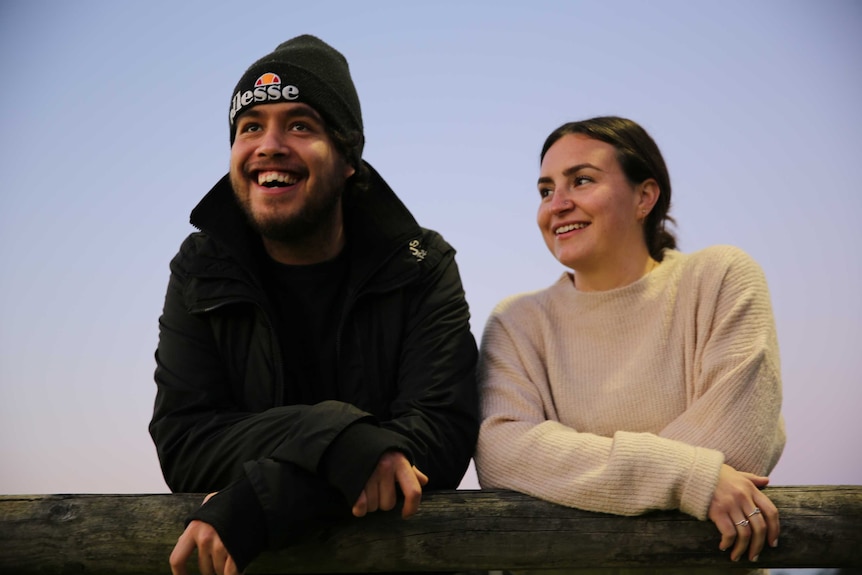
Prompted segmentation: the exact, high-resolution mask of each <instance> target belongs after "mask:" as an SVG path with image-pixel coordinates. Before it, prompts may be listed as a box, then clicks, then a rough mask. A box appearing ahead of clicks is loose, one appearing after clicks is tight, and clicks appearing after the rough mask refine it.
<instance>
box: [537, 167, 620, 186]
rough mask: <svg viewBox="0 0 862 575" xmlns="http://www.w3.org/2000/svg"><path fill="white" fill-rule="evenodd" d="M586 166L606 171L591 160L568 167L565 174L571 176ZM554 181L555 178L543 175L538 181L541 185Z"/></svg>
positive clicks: (564, 171)
mask: <svg viewBox="0 0 862 575" xmlns="http://www.w3.org/2000/svg"><path fill="white" fill-rule="evenodd" d="M585 168H591V169H593V170H598V171H600V172H602V171H604V170H602V169H601V168H600V167H598V166H595V165H593V164H591V163H589V162H584V163H583V164H576V165H574V166H570V167H568V168H566V169H565V170H563V175H564V176H565V177H567V178H568V177H569V176H571V175H573V174H577V173H578V172H580V171H581V170H583V169H585ZM553 181H554V180H553V179H552V178H549V177H548V176H543V177H541V178H539V181H538V182H536V183H537V184H539V185H541V184H550V183H553Z"/></svg>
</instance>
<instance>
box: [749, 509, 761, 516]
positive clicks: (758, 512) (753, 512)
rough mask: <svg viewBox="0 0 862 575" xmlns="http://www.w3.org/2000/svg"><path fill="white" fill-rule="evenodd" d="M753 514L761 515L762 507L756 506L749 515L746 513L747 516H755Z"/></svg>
mask: <svg viewBox="0 0 862 575" xmlns="http://www.w3.org/2000/svg"><path fill="white" fill-rule="evenodd" d="M753 515H760V507H755V508H754V511H752V512H751V513H749V514H748V515H746V517H751V516H753Z"/></svg>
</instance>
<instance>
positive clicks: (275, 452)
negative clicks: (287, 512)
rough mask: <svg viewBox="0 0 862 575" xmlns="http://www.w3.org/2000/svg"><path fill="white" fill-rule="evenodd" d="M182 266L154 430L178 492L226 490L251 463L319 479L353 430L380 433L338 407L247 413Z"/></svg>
mask: <svg viewBox="0 0 862 575" xmlns="http://www.w3.org/2000/svg"><path fill="white" fill-rule="evenodd" d="M193 243H194V242H193V240H189V241H188V242H187V244H186V245H184V250H189V249H193V248H192V245H193ZM182 253H183V252H182V251H181V255H182ZM182 261H183V258H182V257H181V256H178V257H177V258H175V259H174V261H173V262H172V263H171V277H170V281H169V284H168V290H167V295H166V297H165V306H164V311H163V313H162V316H161V318H160V320H159V345H158V349H157V351H156V371H155V380H156V384H157V394H156V400H155V407H154V411H153V417H152V420H151V422H150V426H149V429H150V434H151V435H152V438H153V440H154V442H155V445H156V449H157V452H158V455H159V459H160V462H161V465H162V470H163V473H164V476H165V480H166V482H167V484H168V486H169V487H170V488H171V490H172V491H184V492H210V491H215V490H218V489H222V488H224V487H225V486H227V485H229V484H230V483H232V482H233V481H235V480H236V479H237V478H239V477H241V476H242V475H243V473H244V471H243V470H244V465H245V464H246V463H247V462H249V461H256V460H262V459H272V460H275V461H278V460H288V459H289V460H292V462H293V463H295V464H296V465H298V466H300V467H301V468H303V469H307V470H309V471H312V472H314V471H316V470H317V468H318V466H319V465H320V460H321V457H322V455H323V453H324V452H325V451H326V450H327V449H328V448H329V446H330V445H331V444H332V443H333V442H334V441H335V440H336V438H338V437H339V436H340V435H341V434H342V433H343V432H344V431H345V430H346V429H347V428H349V427H351V426H354V425H356V426H363V427H369V428H376V429H379V427H377V423H376V421H375V419H374V418H373V417H372V416H371V415H370V414H368V413H366V412H364V411H362V410H360V409H357V408H356V407H354V406H352V405H350V404H347V403H344V402H338V401H326V402H322V403H319V404H316V405H288V406H280V407H272V408H269V409H264V410H260V411H257V410H251V409H245V410H244V409H242V408H241V407H240V406H241V405H242V402H241V401H240V400H239V399H238V398H237V397H236V393H237V392H236V391H235V390H233V389H232V388H231V384H230V377H229V375H228V374H227V373H226V370H227V367H226V365H225V362H224V361H223V359H222V358H221V357H220V356H219V352H218V345H217V344H216V341H215V336H214V334H213V328H212V326H211V325H210V322H209V320H208V319H207V318H206V317H202V316H201V315H200V314H195V313H191V312H190V310H189V309H188V307H187V305H186V303H185V301H184V296H183V289H184V285H185V283H186V281H188V277H187V275H186V270H185V269H184V267H183V265H182ZM240 337H242V336H240ZM270 361H271V360H270ZM375 437H377V436H375ZM377 438H378V441H367V442H365V443H364V444H363V445H362V449H363V450H362V453H364V454H367V453H369V452H371V451H372V450H385V449H388V448H399V444H398V443H397V441H396V440H398V438H397V437H396V438H393V437H390V436H386V437H377ZM401 448H402V449H406V448H405V447H403V446H401ZM381 453H382V451H381ZM378 455H379V454H378ZM367 458H368V457H366V459H367ZM367 465H368V464H367V463H366V467H367ZM369 473H370V471H369Z"/></svg>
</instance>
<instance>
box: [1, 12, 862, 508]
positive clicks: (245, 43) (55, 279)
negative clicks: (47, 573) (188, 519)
mask: <svg viewBox="0 0 862 575" xmlns="http://www.w3.org/2000/svg"><path fill="white" fill-rule="evenodd" d="M302 33H312V34H316V35H318V36H320V37H321V38H323V39H324V40H326V41H327V42H329V43H331V44H332V45H334V46H335V47H336V48H338V49H339V50H341V51H342V52H343V53H344V54H345V55H346V56H347V58H348V60H349V62H350V66H351V70H352V72H353V77H354V80H355V82H356V85H357V89H358V91H359V95H360V99H361V102H362V107H363V114H364V119H365V126H366V137H367V142H368V143H367V145H366V148H365V158H366V160H368V161H369V162H370V163H371V164H373V165H374V166H375V167H376V168H377V169H378V170H379V171H380V172H381V173H382V174H383V176H384V177H385V178H386V179H387V180H388V181H389V183H390V184H391V185H392V187H393V188H394V189H395V190H396V192H397V193H398V194H399V195H400V196H401V198H402V199H403V200H404V201H405V203H406V204H407V205H408V206H409V207H410V208H411V209H412V211H413V213H414V214H415V215H416V217H417V219H418V220H419V221H420V223H422V224H423V225H424V226H426V227H431V228H434V229H437V230H438V231H440V232H441V233H442V234H443V235H444V236H445V237H446V238H447V239H448V240H449V241H450V242H451V243H452V244H453V245H455V247H456V248H457V249H458V253H459V255H458V261H459V264H460V267H461V270H462V274H463V280H464V284H465V288H466V291H467V298H468V301H469V302H470V304H471V309H472V313H473V322H472V326H473V330H474V333H475V334H476V336H477V339H478V338H479V336H480V335H481V332H482V328H483V326H484V323H485V319H486V318H487V316H488V314H489V313H490V311H491V309H492V307H493V306H494V305H495V304H496V303H497V302H498V301H499V300H500V299H502V298H503V297H505V296H507V295H510V294H512V293H515V292H521V291H526V290H534V289H540V288H543V287H546V286H548V285H550V284H551V283H552V282H554V281H555V280H556V278H557V277H558V276H559V274H560V273H561V272H562V269H563V268H562V267H561V266H560V264H558V263H557V262H556V261H555V260H554V259H553V257H552V256H551V255H550V253H548V251H547V249H546V248H545V246H544V243H543V242H542V239H541V237H540V234H539V232H538V229H537V228H536V225H535V212H536V208H537V206H538V194H537V192H536V189H535V181H536V178H537V175H538V153H539V148H540V146H541V143H542V141H543V140H544V138H545V136H546V135H547V134H548V133H549V132H550V131H551V130H553V129H554V128H556V127H557V126H558V125H560V124H562V123H563V122H565V121H569V120H577V119H583V118H587V117H591V116H595V115H601V114H615V115H622V116H628V117H630V118H632V119H634V120H636V121H638V122H640V123H641V124H642V125H644V126H645V127H646V128H647V130H649V131H650V132H651V134H652V135H653V136H654V137H655V139H656V140H657V141H658V143H659V146H660V147H661V148H662V150H663V151H664V153H665V157H666V160H667V162H668V164H669V167H670V172H671V178H672V181H673V188H674V192H673V193H674V196H673V200H674V206H673V211H672V213H673V214H674V215H675V216H676V218H677V221H678V223H679V225H678V229H677V232H678V237H679V239H680V244H681V248H682V249H683V251H694V250H697V249H700V248H702V247H705V246H708V245H712V244H719V243H723V244H734V245H737V246H739V247H741V248H743V249H744V250H746V251H748V252H749V253H750V254H751V255H753V256H754V258H755V259H757V261H759V262H760V263H761V264H762V266H763V268H764V270H765V272H766V276H767V279H768V281H769V285H770V289H771V294H772V298H773V304H774V310H775V317H776V322H777V326H778V333H779V341H780V345H781V352H782V368H783V375H784V400H785V401H784V414H785V417H786V420H787V428H788V436H789V438H788V444H787V448H786V449H785V452H784V456H783V458H782V459H781V461H780V462H779V464H778V466H777V468H776V469H775V471H774V473H773V475H772V478H773V484H778V485H798V484H862V456H860V455H859V446H858V445H859V442H860V439H862V416H860V407H862V343H860V342H862V297H860V294H862V256H860V250H862V232H860V225H859V218H860V215H862V192H860V190H859V183H860V176H859V173H860V156H862V154H860V152H862V146H860V143H859V141H860V140H859V137H860V134H862V104H861V103H862V64H860V62H862V3H860V2H859V1H858V0H822V1H817V0H810V1H800V0H759V1H758V2H749V1H738V0H722V1H720V2H718V1H701V2H689V1H684V0H680V1H668V0H655V1H651V2H643V1H631V2H626V1H616V2H614V1H606V2H605V1H603V2H599V1H589V2H587V1H583V2H579V1H574V0H571V1H566V2H562V1H560V2H547V1H542V0H531V1H530V2H497V1H491V0H489V1H486V2H480V1H465V0H458V1H435V2H426V3H419V2H404V1H400V0H393V1H387V2H383V1H374V0H366V1H363V2H353V1H344V2H334V1H325V0H317V1H313V2H312V1H306V2H298V1H292V2H287V1H280V2H267V1H258V2H254V3H247V2H236V1H233V2H223V1H199V2H182V1H178V0H171V1H165V0H147V1H140V2H133V1H129V2H114V1H100V2H97V1H87V0H82V1H79V2H63V1H60V0H57V1H54V2H46V1H44V0H4V1H3V2H0V78H2V90H0V127H2V128H0V194H2V200H3V201H2V209H0V493H6V494H13V493H86V492H96V493H124V492H125V493H144V492H163V491H166V490H167V488H166V486H165V484H164V482H163V480H162V477H161V473H160V471H159V467H158V463H157V460H156V456H155V450H154V448H153V446H152V443H151V441H150V438H149V435H148V434H147V423H148V421H149V417H150V414H151V410H152V402H153V397H154V394H155V384H154V383H153V380H152V373H153V369H154V365H155V363H154V359H153V352H154V350H155V347H156V342H157V337H158V323H157V321H158V316H159V314H160V312H161V307H162V302H163V297H164V291H165V287H166V285H167V280H168V262H169V260H170V259H171V257H172V256H173V255H174V253H175V252H176V250H177V248H178V247H179V244H180V242H181V241H182V239H183V238H184V237H185V236H186V235H187V234H188V233H190V232H191V231H192V228H191V227H190V225H189V224H188V215H189V212H190V211H191V209H192V208H193V207H194V206H195V204H196V203H197V202H198V200H199V199H200V198H201V197H202V196H203V195H204V194H205V193H206V192H207V191H208V189H209V188H210V186H211V185H212V184H214V183H215V182H216V181H217V180H218V179H219V177H221V176H222V175H223V174H224V173H225V171H226V170H227V165H228V155H229V148H228V130H227V128H228V123H227V114H228V109H229V102H230V97H231V91H232V89H233V87H234V85H235V83H236V81H237V80H238V79H239V77H240V76H241V74H242V73H243V72H244V70H245V69H246V67H247V66H248V65H249V64H250V63H251V62H252V61H254V60H255V59H257V58H258V57H260V56H262V55H264V54H265V53H267V52H269V51H270V50H272V49H273V48H274V47H275V46H276V45H277V44H278V43H280V42H281V41H283V40H286V39H288V38H290V37H293V36H295V35H298V34H302ZM464 485H465V486H467V487H475V486H476V483H475V476H473V475H469V476H468V477H467V479H466V480H465V482H464Z"/></svg>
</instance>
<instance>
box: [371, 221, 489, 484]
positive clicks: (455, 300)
mask: <svg viewBox="0 0 862 575" xmlns="http://www.w3.org/2000/svg"><path fill="white" fill-rule="evenodd" d="M428 233H429V234H432V238H431V240H432V242H436V245H442V246H443V248H442V255H441V258H440V260H439V262H437V263H436V265H434V266H433V267H432V268H431V269H430V270H429V273H427V274H426V275H424V276H423V278H422V281H420V282H418V283H416V284H415V285H414V286H413V287H412V288H411V289H410V290H409V291H408V294H407V302H406V304H405V305H406V306H407V310H406V312H405V319H404V321H405V326H404V328H405V329H404V332H403V340H402V342H401V350H400V355H399V359H398V376H397V386H398V388H397V393H396V396H395V399H394V401H392V402H391V404H390V417H389V418H385V419H384V420H383V421H381V423H380V425H381V427H382V428H384V429H385V430H388V431H390V432H394V434H397V435H398V436H400V437H404V438H406V439H407V441H408V443H409V451H410V453H411V454H412V457H413V463H414V465H416V466H417V467H418V468H419V469H420V470H421V471H423V472H424V473H425V474H426V475H427V476H428V477H429V484H428V489H454V488H456V487H457V486H458V484H459V482H460V481H461V478H462V477H463V475H464V472H465V471H466V470H467V466H468V465H469V463H470V458H471V457H472V455H473V451H474V449H475V446H476V438H477V435H478V432H479V414H478V391H477V388H476V373H475V369H476V360H477V349H476V342H475V339H474V337H473V335H472V333H471V331H470V323H469V320H470V313H469V308H468V305H467V301H466V298H465V294H464V289H463V287H462V284H461V277H460V274H459V272H458V267H457V264H456V262H455V250H454V249H453V248H451V247H450V246H448V244H445V242H444V241H443V240H442V238H439V236H436V234H434V232H428ZM432 245H433V244H432Z"/></svg>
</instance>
